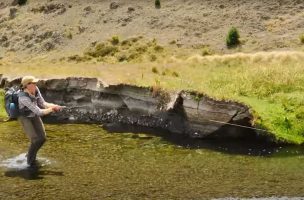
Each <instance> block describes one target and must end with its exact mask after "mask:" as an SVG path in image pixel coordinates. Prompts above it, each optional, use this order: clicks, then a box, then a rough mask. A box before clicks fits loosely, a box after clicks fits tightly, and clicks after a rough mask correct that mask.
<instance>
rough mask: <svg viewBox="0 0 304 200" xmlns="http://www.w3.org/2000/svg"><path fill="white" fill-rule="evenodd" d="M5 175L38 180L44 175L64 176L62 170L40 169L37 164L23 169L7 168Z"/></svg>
mask: <svg viewBox="0 0 304 200" xmlns="http://www.w3.org/2000/svg"><path fill="white" fill-rule="evenodd" d="M4 175H5V176H7V177H12V178H13V177H21V178H24V179H26V180H39V179H43V178H44V176H48V175H50V176H64V174H63V172H59V171H51V170H41V169H40V167H39V166H33V167H27V168H25V169H9V170H8V171H6V172H5V173H4Z"/></svg>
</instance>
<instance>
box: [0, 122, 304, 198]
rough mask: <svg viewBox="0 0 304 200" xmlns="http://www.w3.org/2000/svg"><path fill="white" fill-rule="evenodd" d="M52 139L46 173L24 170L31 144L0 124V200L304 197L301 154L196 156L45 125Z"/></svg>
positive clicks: (139, 140) (144, 141) (162, 144)
mask: <svg viewBox="0 0 304 200" xmlns="http://www.w3.org/2000/svg"><path fill="white" fill-rule="evenodd" d="M46 131H47V134H48V136H47V138H48V141H47V143H46V144H45V145H44V146H43V148H42V149H41V151H40V152H39V155H38V157H39V163H40V165H41V166H40V167H38V168H26V166H24V163H23V161H24V159H25V158H24V156H25V154H24V153H25V152H26V149H27V146H28V139H27V138H26V137H25V136H24V134H23V132H22V130H21V128H20V127H19V124H18V123H17V122H6V123H0V163H1V165H2V166H0V199H20V198H22V199H35V198H36V199H212V198H228V197H230V199H233V198H254V197H256V198H258V197H260V198H262V197H263V198H266V197H272V199H276V198H278V197H281V198H282V199H288V197H289V198H291V199H292V197H304V181H303V180H304V154H303V151H304V149H303V147H297V148H295V147H277V148H275V149H272V151H271V152H269V155H267V156H252V155H248V154H250V152H253V151H254V149H251V148H250V149H247V152H248V153H244V151H242V153H236V152H234V151H233V149H229V148H232V147H231V146H228V147H223V145H222V144H221V145H220V144H216V143H214V144H212V148H208V145H205V146H202V147H200V148H192V149H190V148H185V147H184V146H179V145H177V144H171V143H169V142H167V141H166V140H164V139H162V138H161V137H158V136H153V135H147V134H132V133H107V132H106V131H105V130H103V129H102V128H101V127H99V126H97V125H76V124H65V125H46ZM261 151H262V152H263V151H268V149H267V148H262V150H261ZM229 152H233V154H231V153H229ZM243 153H244V154H243ZM19 164H20V166H21V168H18V167H20V166H19ZM16 165H17V167H16Z"/></svg>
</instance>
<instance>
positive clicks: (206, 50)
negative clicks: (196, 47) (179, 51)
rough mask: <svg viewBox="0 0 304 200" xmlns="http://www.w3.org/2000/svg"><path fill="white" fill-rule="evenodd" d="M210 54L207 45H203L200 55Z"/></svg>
mask: <svg viewBox="0 0 304 200" xmlns="http://www.w3.org/2000/svg"><path fill="white" fill-rule="evenodd" d="M210 55H212V52H211V50H210V49H209V48H208V47H204V48H203V49H202V56H210Z"/></svg>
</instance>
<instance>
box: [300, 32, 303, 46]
mask: <svg viewBox="0 0 304 200" xmlns="http://www.w3.org/2000/svg"><path fill="white" fill-rule="evenodd" d="M300 41H301V43H302V44H304V33H303V34H302V35H300Z"/></svg>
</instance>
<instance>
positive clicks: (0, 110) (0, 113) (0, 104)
mask: <svg viewBox="0 0 304 200" xmlns="http://www.w3.org/2000/svg"><path fill="white" fill-rule="evenodd" d="M6 117H7V115H6V112H5V108H4V90H2V89H0V119H4V118H6Z"/></svg>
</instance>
